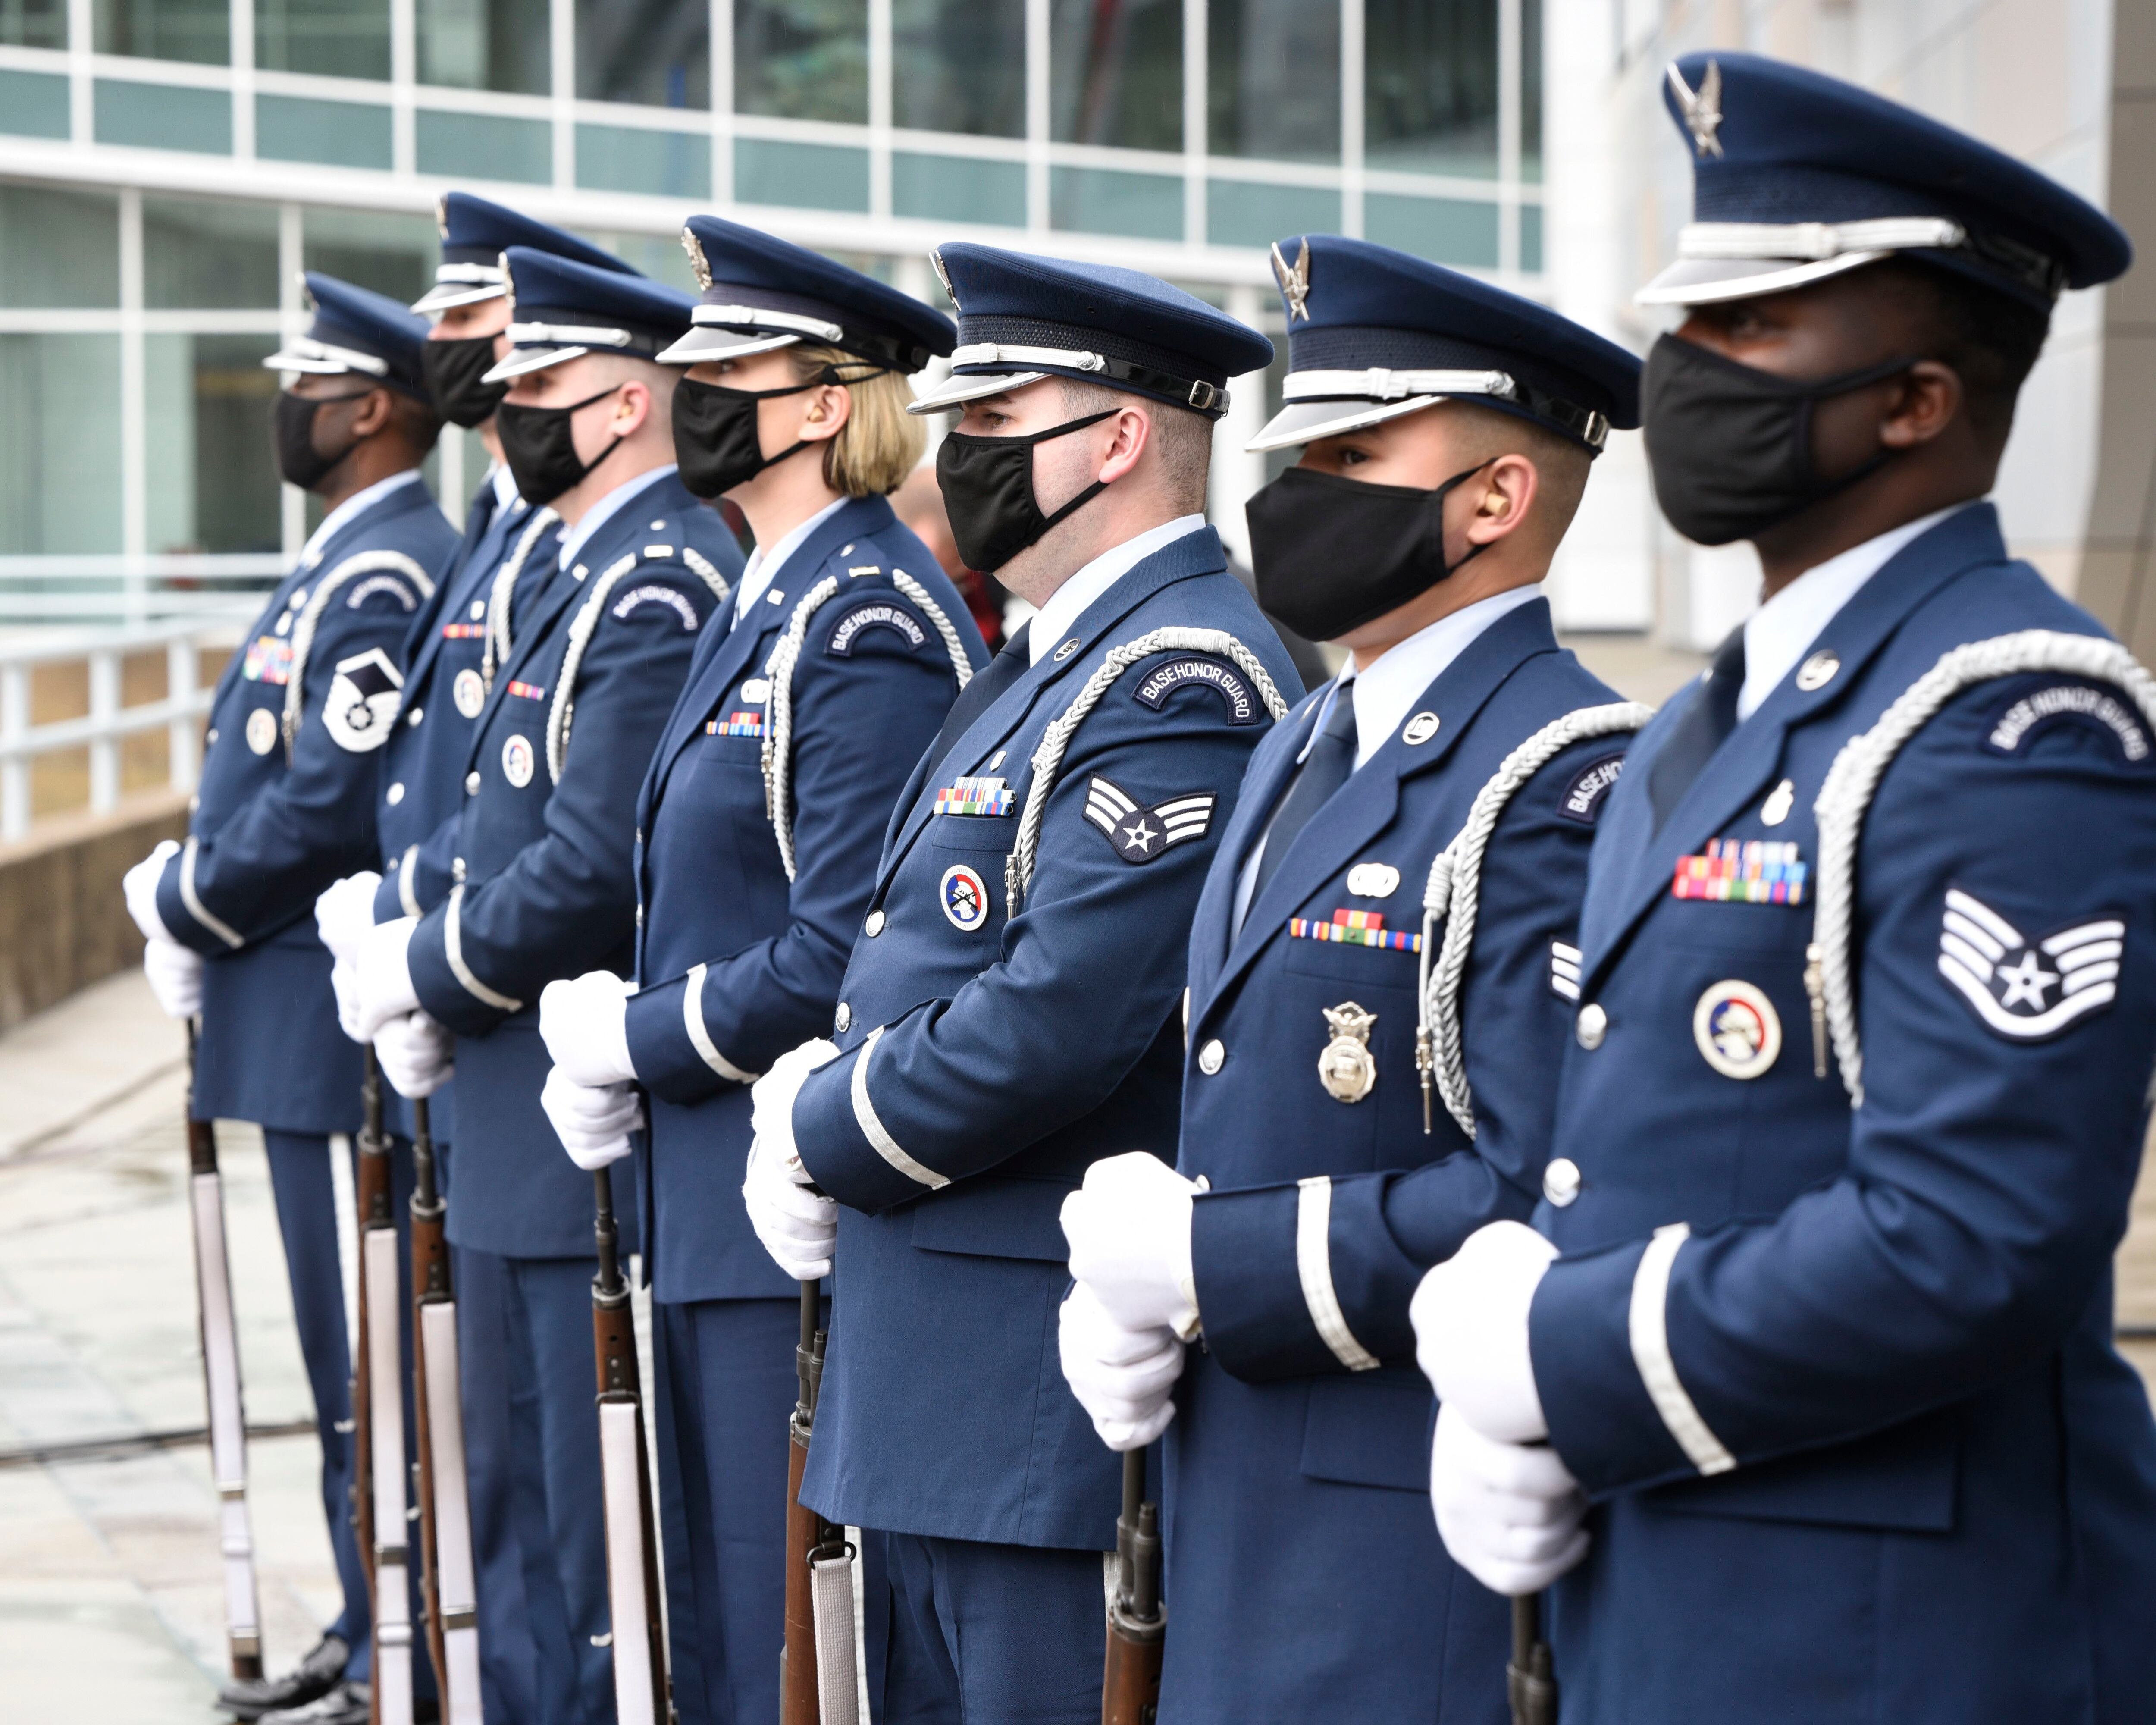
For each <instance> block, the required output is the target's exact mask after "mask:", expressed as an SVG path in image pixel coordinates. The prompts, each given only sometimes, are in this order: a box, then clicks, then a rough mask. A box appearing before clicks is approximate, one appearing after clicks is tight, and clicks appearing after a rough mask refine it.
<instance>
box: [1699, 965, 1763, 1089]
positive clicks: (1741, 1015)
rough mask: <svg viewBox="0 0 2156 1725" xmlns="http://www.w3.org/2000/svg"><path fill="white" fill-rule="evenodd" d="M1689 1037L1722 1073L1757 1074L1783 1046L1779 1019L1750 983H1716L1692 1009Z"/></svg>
mask: <svg viewBox="0 0 2156 1725" xmlns="http://www.w3.org/2000/svg"><path fill="white" fill-rule="evenodd" d="M1691 1037H1692V1040H1693V1041H1694V1042H1696V1043H1697V1044H1698V1045H1699V1052H1700V1055H1701V1057H1702V1059H1703V1060H1706V1062H1707V1065H1710V1066H1712V1067H1713V1068H1714V1070H1716V1071H1717V1072H1719V1073H1720V1074H1721V1075H1722V1076H1723V1077H1724V1078H1757V1077H1758V1076H1760V1075H1761V1074H1762V1073H1763V1072H1765V1071H1766V1070H1767V1069H1768V1067H1769V1066H1771V1065H1774V1061H1775V1060H1776V1058H1777V1057H1778V1056H1779V1055H1780V1054H1781V1052H1782V1020H1781V1019H1780V1018H1779V1016H1778V1015H1777V1014H1776V1013H1775V1011H1774V1002H1773V1001H1771V1000H1769V999H1768V998H1767V997H1766V996H1765V995H1764V994H1763V993H1760V991H1759V990H1758V989H1757V988H1753V986H1752V984H1751V983H1740V982H1736V981H1730V982H1722V983H1715V984H1714V985H1713V986H1712V988H1709V989H1708V990H1707V992H1706V993H1704V994H1702V995H1701V996H1700V997H1699V1004H1698V1005H1697V1006H1696V1007H1695V1008H1693V1009H1692V1014H1691Z"/></svg>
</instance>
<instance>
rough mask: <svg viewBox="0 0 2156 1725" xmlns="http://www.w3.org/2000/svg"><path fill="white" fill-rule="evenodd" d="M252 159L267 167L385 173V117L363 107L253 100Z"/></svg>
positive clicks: (388, 151) (388, 154)
mask: <svg viewBox="0 0 2156 1725" xmlns="http://www.w3.org/2000/svg"><path fill="white" fill-rule="evenodd" d="M254 153H255V154H256V155H257V156H259V157H264V158H265V159H267V160H269V161H271V162H326V163H327V164H329V165H330V166H331V167H372V168H376V169H378V170H380V171H381V172H383V173H387V172H389V169H390V166H391V162H392V160H393V152H392V145H391V131H390V114H389V110H388V109H387V108H381V107H376V106H375V105H372V103H367V102H317V101H313V100H310V99H308V98H307V97H305V96H280V95H258V96H257V97H255V98H254Z"/></svg>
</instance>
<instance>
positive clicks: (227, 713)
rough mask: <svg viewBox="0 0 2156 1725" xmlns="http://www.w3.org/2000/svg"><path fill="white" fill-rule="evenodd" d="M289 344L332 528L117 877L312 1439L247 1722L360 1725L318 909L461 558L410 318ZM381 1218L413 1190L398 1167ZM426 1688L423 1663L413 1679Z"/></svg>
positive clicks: (351, 859)
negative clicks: (288, 1353) (279, 1601)
mask: <svg viewBox="0 0 2156 1725" xmlns="http://www.w3.org/2000/svg"><path fill="white" fill-rule="evenodd" d="M305 285H306V291H307V295H308V298H309V300H310V301H311V305H312V306H313V317H312V321H311V323H310V325H309V326H308V331H307V333H306V334H305V335H304V336H299V337H297V338H296V339H295V340H293V341H290V342H289V343H288V344H287V345H286V346H285V347H284V348H283V349H281V350H280V352H276V353H273V354H272V355H270V356H269V358H268V359H267V360H265V361H264V362H263V363H264V365H266V366H269V367H271V368H272V369H274V370H277V371H280V372H285V373H287V374H289V376H290V382H288V384H287V385H286V387H285V389H284V390H283V391H282V392H281V393H280V394H279V395H278V397H277V400H276V408H275V418H274V431H275V452H276V460H277V467H278V470H279V472H280V474H281V475H282V476H283V477H284V479H285V482H286V483H287V484H290V485H298V486H299V487H300V488H301V489H302V490H307V491H311V492H312V493H314V494H315V495H316V496H318V497H320V498H321V501H322V502H323V504H324V506H326V509H327V511H328V512H327V513H326V515H325V516H323V518H322V522H321V526H318V527H317V528H316V529H315V531H314V532H313V534H312V535H311V536H310V537H309V538H308V540H307V543H306V547H305V549H304V550H303V551H302V552H300V561H299V564H298V566H297V567H295V569H294V570H293V571H292V572H291V573H290V574H289V575H287V576H286V577H285V578H284V580H283V581H281V582H280V583H279V584H278V586H277V588H276V590H275V592H274V593H271V595H270V597H269V603H268V604H267V606H266V607H265V608H264V610H263V612H262V614H261V615H260V617H259V618H258V619H256V620H255V621H254V624H253V625H252V626H250V627H249V629H248V631H247V637H246V644H245V645H244V647H243V648H241V649H240V650H239V652H238V653H237V654H235V655H234V657H233V660H232V662H231V663H230V664H229V665H227V666H226V667H225V670H224V675H223V676H222V677H221V678H220V679H219V680H218V686H217V692H216V694H215V696H213V701H212V706H211V710H210V717H209V729H208V734H207V736H206V737H205V739H204V741H205V748H204V753H203V771H202V788H201V790H200V792H199V793H198V795H197V796H196V798H195V799H194V803H193V812H192V814H191V816H190V819H189V821H188V837H187V844H186V845H185V847H184V848H182V847H179V846H176V845H172V843H171V842H170V841H167V842H166V843H164V844H162V845H159V846H158V847H157V850H155V851H153V852H152V853H151V856H150V858H149V860H147V861H146V862H144V863H142V864H141V865H138V866H137V867H136V869H134V870H131V872H130V874H129V875H128V880H127V901H128V908H129V909H130V910H131V911H132V912H133V913H134V916H135V920H136V922H137V923H138V924H139V925H140V926H141V929H142V932H143V933H144V934H145V935H146V936H147V937H149V942H150V944H149V951H148V954H147V956H146V958H145V960H144V964H145V968H146V969H147V970H148V972H149V973H150V978H151V984H152V986H153V987H155V988H157V994H158V999H159V1000H160V1001H161V1002H162V1004H163V1005H164V1007H165V1009H166V1010H167V1012H169V1013H171V1014H172V1016H174V1017H175V1018H182V1017H187V1016H189V1015H191V1014H195V1013H197V1012H199V1013H200V1014H201V1016H202V1036H201V1045H200V1052H199V1055H198V1059H197V1060H196V1065H195V1074H194V1106H195V1110H196V1114H197V1117H198V1118H200V1119H204V1120H218V1119H223V1120H251V1121H254V1122H258V1123H259V1125H260V1126H261V1127H262V1137H263V1142H264V1147H266V1149H267V1151H268V1154H269V1176H270V1183H271V1186H272V1188H273V1189H274V1191H275V1194H276V1199H277V1219H278V1224H279V1226H280V1230H282V1232H283V1235H284V1240H285V1268H286V1271H287V1272H288V1273H289V1275H290V1279H291V1286H292V1307H293V1315H294V1317H295V1320H296V1322H297V1324H298V1327H299V1335H300V1353H301V1355H302V1356H303V1358H304V1359H305V1363H306V1368H307V1381H308V1384H309V1385H310V1387H311V1389H312V1390H313V1392H314V1400H315V1417H316V1423H317V1425H318V1426H319V1428H320V1430H321V1445H322V1511H323V1513H324V1515H325V1516H326V1517H327V1519H328V1522H329V1533H330V1544H331V1550H332V1551H333V1553H334V1554H335V1556H336V1565H337V1574H338V1578H339V1579H340V1580H341V1582H342V1584H343V1587H344V1605H343V1609H342V1610H341V1613H340V1614H339V1615H338V1616H337V1618H336V1621H335V1622H333V1623H332V1624H331V1625H330V1626H329V1628H328V1630H326V1632H325V1633H324V1635H323V1637H322V1640H321V1643H320V1644H319V1645H317V1646H316V1647H315V1648H314V1649H313V1650H312V1651H311V1652H310V1653H309V1654H308V1655H307V1656H306V1657H305V1659H303V1660H302V1661H300V1664H299V1666H298V1667H297V1668H296V1669H295V1670H293V1671H289V1672H286V1673H285V1674H284V1675H283V1676H278V1677H272V1678H266V1679H263V1678H258V1679H254V1680H249V1681H235V1682H234V1683H232V1684H229V1685H228V1686H226V1688H225V1689H224V1691H223V1693H222V1695H221V1696H220V1697H219V1700H220V1704H221V1705H223V1706H225V1707H228V1708H229V1709H230V1710H231V1711H233V1712H235V1713H237V1714H239V1716H240V1717H243V1718H250V1719H251V1718H257V1717H263V1716H264V1715H268V1714H272V1713H277V1712H280V1711H281V1710H286V1709H297V1708H301V1707H310V1704H311V1703H317V1702H319V1703H320V1707H319V1708H311V1712H310V1717H314V1716H315V1715H316V1713H319V1716H320V1717H322V1718H324V1719H328V1720H336V1721H343V1720H347V1719H351V1718H354V1717H357V1718H362V1719H363V1718H364V1717H366V1714H367V1679H368V1676H369V1673H370V1672H371V1671H372V1658H371V1648H370V1640H369V1636H368V1625H369V1624H370V1622H371V1618H370V1616H369V1614H368V1606H367V1581H366V1574H365V1571H364V1570H363V1568H362V1565H361V1560H360V1553H359V1550H358V1548H357V1544H356V1543H355V1541H354V1538H353V1532H352V1503H351V1499H350V1491H351V1486H352V1455H353V1448H352V1409H351V1403H350V1389H349V1387H350V1380H351V1377H352V1363H351V1360H350V1358H349V1354H348V1349H347V1347H346V1320H345V1308H344V1285H343V1279H342V1276H341V1274H340V1271H339V1269H338V1265H339V1262H340V1259H339V1255H338V1242H337V1231H336V1204H334V1202H333V1201H332V1198H331V1173H330V1144H329V1139H330V1135H331V1133H335V1132H357V1129H358V1127H359V1123H360V1119H359V1080H360V1058H359V1050H357V1049H356V1048H354V1047H353V1046H352V1043H351V1042H350V1041H349V1040H347V1039H346V1037H345V1035H344V1034H343V1033H342V1031H341V1030H340V1029H338V1028H337V1021H336V1004H335V1001H334V999H333V997H332V996H331V992H330V988H329V973H330V955H329V953H328V952H327V951H326V949H325V948H324V947H323V946H322V943H321V940H320V938H319V937H317V935H316V929H315V920H314V916H313V915H312V911H313V908H314V903H315V899H316V895H318V894H319V893H320V892H321V891H322V890H323V888H324V887H326V886H328V885H329V884H330V883H331V882H332V881H333V880H336V879H337V878H338V877H339V876H340V875H345V874H347V873H349V872H350V871H351V870H353V869H355V868H359V867H363V866H364V865H366V864H367V863H368V862H370V861H371V860H372V859H373V856H374V855H375V844H376V839H375V829H374V786H375V774H376V770H377V766H378V764H379V762H380V758H381V757H380V754H379V751H380V749H381V748H382V745H383V744H384V743H385V742H387V741H388V737H389V735H390V732H391V730H392V728H393V726H394V725H395V724H396V722H397V718H398V705H399V691H400V689H401V687H402V685H403V654H404V645H403V644H404V638H405V634H406V631H407V630H408V629H409V628H410V626H411V623H412V619H413V617H414V616H416V615H417V614H418V613H419V611H420V610H421V608H423V606H424V605H425V604H426V603H427V602H428V600H429V598H430V597H431V596H432V594H433V593H434V589H435V584H436V583H437V581H438V580H439V577H440V575H441V572H442V569H443V567H444V564H445V563H447V562H448V561H449V557H450V554H451V552H453V551H454V548H455V545H456V533H455V531H454V529H452V528H451V527H450V526H449V523H448V522H447V521H445V520H444V519H443V516H442V512H441V511H440V510H439V508H437V507H436V506H435V503H434V496H433V494H432V493H430V492H429V490H428V489H427V485H426V482H425V480H423V479H422V478H421V477H420V475H419V464H420V462H421V461H422V460H423V459H425V456H426V454H427V452H428V451H429V449H432V448H433V447H434V439H435V436H436V434H437V433H438V432H439V429H440V427H441V421H440V420H439V418H437V417H436V415H435V413H434V408H433V406H432V405H431V403H429V398H428V393H427V386H426V382H425V378H424V376H423V372H422V370H421V365H420V348H421V347H422V345H423V342H424V341H425V339H426V334H427V326H426V323H425V321H423V319H421V318H418V317H416V316H413V314H412V313H411V312H409V311H406V310H405V308H404V307H403V305H399V304H398V303H397V302H396V301H395V300H389V299H386V298H384V297H383V296H382V295H380V294H376V293H371V292H369V291H368V290H367V289H365V288H360V287H354V286H352V285H351V284H350V283H348V282H343V281H338V280H335V279H334V278H333V277H331V276H326V275H316V274H314V273H313V272H309V273H308V275H306V277H305ZM401 1174H402V1179H401V1183H400V1184H401V1190H400V1192H399V1194H398V1206H399V1214H402V1208H401V1206H402V1204H403V1200H404V1199H408V1197H409V1196H410V1193H411V1166H410V1163H409V1161H408V1160H407V1161H406V1162H405V1163H404V1165H403V1168H402V1170H401ZM415 1671H417V1672H418V1673H420V1674H422V1675H421V1676H420V1681H421V1682H422V1683H423V1682H424V1681H425V1677H424V1676H423V1673H424V1671H425V1662H424V1661H416V1662H415Z"/></svg>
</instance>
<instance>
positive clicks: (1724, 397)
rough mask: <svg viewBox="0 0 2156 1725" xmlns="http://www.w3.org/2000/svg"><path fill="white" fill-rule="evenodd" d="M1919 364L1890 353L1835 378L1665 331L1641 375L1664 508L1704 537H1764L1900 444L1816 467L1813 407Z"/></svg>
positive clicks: (1714, 540) (1718, 541) (1650, 451)
mask: <svg viewBox="0 0 2156 1725" xmlns="http://www.w3.org/2000/svg"><path fill="white" fill-rule="evenodd" d="M1915 363H1916V361H1915V360H1913V359H1890V360H1887V361H1886V362H1884V363H1883V364H1880V365H1876V366H1866V367H1864V369H1863V370H1861V371H1856V372H1843V373H1841V374H1840V376H1839V377H1776V376H1775V375H1774V373H1773V372H1763V371H1761V370H1760V369H1759V368H1758V367H1757V366H1748V365H1740V364H1739V363H1738V362H1737V361H1735V360H1733V359H1726V358H1724V357H1722V355H1721V354H1719V353H1716V352H1712V350H1711V349H1708V348H1705V347H1700V346H1699V345H1698V344H1697V343H1696V342H1692V341H1680V340H1679V339H1678V338H1677V337H1676V336H1663V337H1662V338H1661V340H1660V341H1656V342H1655V345H1654V347H1653V348H1652V349H1651V350H1650V352H1648V355H1647V365H1646V369H1645V372H1644V373H1642V375H1641V377H1640V410H1641V414H1642V417H1643V419H1644V422H1645V427H1646V437H1647V465H1648V466H1649V467H1650V470H1652V471H1653V474H1654V476H1655V501H1657V502H1658V503H1660V504H1661V506H1662V513H1663V514H1664V515H1666V516H1668V517H1669V519H1670V525H1671V526H1673V527H1675V528H1676V530H1677V531H1679V532H1680V533H1681V534H1683V535H1684V536H1685V537H1686V538H1687V539H1689V540H1691V541H1692V542H1694V543H1696V544H1699V545H1727V544H1729V543H1730V542H1732V541H1733V540H1738V539H1753V538H1757V537H1758V536H1759V535H1760V534H1762V533H1763V532H1765V531H1767V529H1768V528H1769V527H1771V526H1774V525H1776V524H1777V523H1778V522H1781V521H1787V520H1789V517H1790V516H1794V515H1798V514H1800V513H1801V512H1803V511H1804V510H1806V509H1809V508H1810V507H1811V506H1812V505H1813V504H1815V503H1817V502H1819V501H1821V500H1822V499H1825V498H1828V497H1831V496H1833V495H1834V494H1835V492H1837V491H1840V490H1845V488H1847V487H1848V486H1851V485H1855V484H1856V482H1857V481H1858V480H1861V479H1863V478H1865V477H1866V476H1867V475H1871V474H1873V473H1876V472H1877V471H1878V470H1879V469H1880V468H1881V466H1883V465H1885V464H1886V460H1887V458H1888V457H1889V456H1890V455H1892V454H1894V453H1895V452H1894V451H1893V450H1891V449H1881V450H1880V451H1879V452H1878V453H1877V454H1875V455H1873V456H1872V457H1871V459H1869V460H1865V461H1860V462H1858V463H1857V464H1856V466H1854V467H1852V468H1851V469H1850V470H1849V471H1848V472H1846V473H1838V474H1835V475H1831V476H1827V475H1821V474H1820V473H1819V472H1818V471H1816V470H1815V469H1814V467H1813V466H1812V411H1813V409H1814V408H1816V407H1817V406H1818V405H1819V404H1820V403H1821V402H1823V401H1830V400H1831V399H1832V398H1834V397H1835V396H1837V395H1846V394H1847V393H1849V392H1850V391H1851V390H1852V389H1861V388H1864V387H1865V385H1866V384H1867V383H1876V382H1881V380H1882V379H1884V378H1887V377H1893V376H1894V375H1895V374H1896V373H1897V372H1906V371H1907V370H1908V369H1909V367H1911V366H1912V365H1914V364H1915Z"/></svg>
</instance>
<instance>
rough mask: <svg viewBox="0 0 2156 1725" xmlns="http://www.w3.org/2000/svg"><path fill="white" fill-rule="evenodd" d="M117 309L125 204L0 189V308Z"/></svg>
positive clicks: (67, 194)
mask: <svg viewBox="0 0 2156 1725" xmlns="http://www.w3.org/2000/svg"><path fill="white" fill-rule="evenodd" d="M119 303H120V203H119V200H118V199H117V198H108V197H102V196H100V195H99V194H98V193H86V192H48V191H46V190H45V189H44V187H41V186H8V185H0V305H58V306H63V307H68V308H71V309H74V310H80V311H88V310H90V309H92V308H95V307H110V306H116V305H119Z"/></svg>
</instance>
